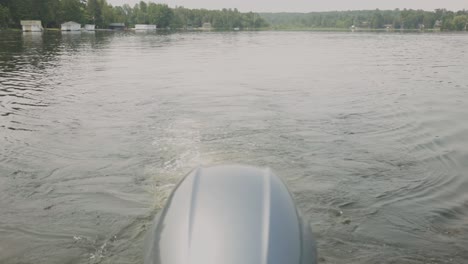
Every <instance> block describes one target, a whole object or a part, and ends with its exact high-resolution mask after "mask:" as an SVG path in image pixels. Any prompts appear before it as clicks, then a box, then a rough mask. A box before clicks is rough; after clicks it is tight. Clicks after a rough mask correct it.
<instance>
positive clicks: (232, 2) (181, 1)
mask: <svg viewBox="0 0 468 264" xmlns="http://www.w3.org/2000/svg"><path fill="white" fill-rule="evenodd" d="M107 1H108V2H109V3H111V4H113V5H122V4H125V3H127V4H130V5H131V6H133V5H134V4H135V3H137V2H139V0H107ZM146 1H148V0H146ZM152 2H156V3H166V4H168V5H169V6H171V7H174V6H184V7H188V8H205V9H221V8H237V9H239V10H240V11H254V12H281V11H284V12H311V11H329V10H360V9H376V8H379V9H395V8H400V9H403V8H408V9H409V8H412V9H424V10H434V9H436V8H446V9H449V10H462V9H468V0H157V1H154V0H153V1H152Z"/></svg>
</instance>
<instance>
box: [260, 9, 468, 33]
mask: <svg viewBox="0 0 468 264" xmlns="http://www.w3.org/2000/svg"><path fill="white" fill-rule="evenodd" d="M260 15H261V16H262V17H263V18H264V19H265V20H266V21H267V22H268V23H269V24H270V26H271V27H272V28H273V29H288V28H297V29H299V28H342V29H345V28H350V27H352V26H353V25H354V26H355V27H360V28H370V29H380V28H387V27H390V26H391V27H392V28H394V29H421V28H425V29H434V28H437V29H441V30H450V31H451V30H465V29H466V26H467V24H468V11H466V10H463V11H458V12H453V11H448V10H445V9H436V10H435V11H432V12H431V11H423V10H409V9H404V10H399V9H395V10H378V9H377V10H365V11H335V12H312V13H262V14H260Z"/></svg>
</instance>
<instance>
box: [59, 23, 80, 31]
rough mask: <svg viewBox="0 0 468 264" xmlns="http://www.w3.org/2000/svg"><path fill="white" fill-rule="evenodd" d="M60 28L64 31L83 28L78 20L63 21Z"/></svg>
mask: <svg viewBox="0 0 468 264" xmlns="http://www.w3.org/2000/svg"><path fill="white" fill-rule="evenodd" d="M60 29H61V30H62V31H78V30H81V25H80V24H78V23H76V22H73V21H69V22H65V23H63V24H62V26H61V28H60Z"/></svg>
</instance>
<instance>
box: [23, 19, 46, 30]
mask: <svg viewBox="0 0 468 264" xmlns="http://www.w3.org/2000/svg"><path fill="white" fill-rule="evenodd" d="M21 26H22V27H23V31H24V32H41V31H43V30H44V28H43V27H42V22H41V21H40V20H21Z"/></svg>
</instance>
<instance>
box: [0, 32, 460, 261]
mask: <svg viewBox="0 0 468 264" xmlns="http://www.w3.org/2000/svg"><path fill="white" fill-rule="evenodd" d="M467 47H468V34H399V33H391V34H377V33H357V34H356V33H312V32H234V33H229V32H227V33H226V32H225V33H216V32H205V33H174V34H159V33H158V34H150V33H131V32H121V33H111V32H95V33H85V32H83V33H77V34H76V33H75V34H73V33H63V34H62V33H60V32H46V33H44V34H32V33H21V32H0V263H2V264H3V263H8V264H9V263H48V264H50V263H57V264H58V263H142V259H143V238H144V235H145V232H146V230H148V228H149V226H150V225H151V221H152V218H153V216H154V215H155V214H156V213H157V212H158V210H159V209H160V208H161V207H162V206H163V205H164V202H165V199H166V198H167V196H168V194H169V193H170V191H171V190H172V188H173V187H174V185H175V184H176V183H177V182H178V181H179V180H180V179H181V177H183V176H184V175H185V174H186V173H188V172H189V171H191V170H192V169H193V168H196V167H197V166H200V165H202V166H203V165H205V166H206V165H214V164H223V163H242V164H251V165H255V166H264V167H271V168H272V169H273V170H274V171H275V172H276V174H278V175H279V176H281V177H282V178H284V179H285V181H286V182H287V184H288V185H289V187H290V189H291V192H292V194H293V198H294V199H295V201H296V202H297V205H298V207H299V209H300V210H301V211H302V212H303V214H304V215H305V217H306V218H307V220H309V221H310V224H311V226H312V229H313V231H314V234H315V237H316V239H317V241H318V252H319V257H320V263H357V264H358V263H359V264H361V263H467V261H468V49H467Z"/></svg>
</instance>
